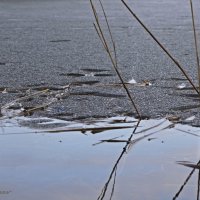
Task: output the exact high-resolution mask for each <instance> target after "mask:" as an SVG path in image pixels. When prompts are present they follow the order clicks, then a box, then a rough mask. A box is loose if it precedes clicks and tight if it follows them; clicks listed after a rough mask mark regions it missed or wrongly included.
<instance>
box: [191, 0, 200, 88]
mask: <svg viewBox="0 0 200 200" xmlns="http://www.w3.org/2000/svg"><path fill="white" fill-rule="evenodd" d="M190 8H191V15H192V28H193V33H194V42H195V53H196V62H197V70H198V81H199V92H200V64H199V51H198V42H197V34H196V26H195V16H194V8H193V3H192V0H190Z"/></svg>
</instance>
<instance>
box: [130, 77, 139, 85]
mask: <svg viewBox="0 0 200 200" xmlns="http://www.w3.org/2000/svg"><path fill="white" fill-rule="evenodd" d="M136 83H137V82H136V80H135V79H133V78H132V79H131V80H130V81H128V84H136Z"/></svg>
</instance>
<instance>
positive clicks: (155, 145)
mask: <svg viewBox="0 0 200 200" xmlns="http://www.w3.org/2000/svg"><path fill="white" fill-rule="evenodd" d="M159 122H160V121H157V120H153V121H152V122H151V120H148V121H144V122H142V123H141V125H140V128H139V129H138V131H140V130H142V129H145V128H148V127H150V126H153V125H156V124H158V123H159ZM100 124H101V125H103V124H102V123H100ZM104 124H105V123H104ZM168 124H169V122H165V123H164V124H162V125H161V126H159V127H156V128H155V129H152V130H149V131H147V132H145V133H140V134H137V135H136V136H135V137H137V138H138V137H139V136H143V135H144V134H148V133H151V132H154V131H158V130H159V128H160V129H161V128H163V127H164V126H165V125H168ZM9 125H10V124H9ZM15 125H16V124H15ZM129 125H130V124H129ZM177 127H178V128H180V129H183V130H189V129H190V131H191V132H192V133H194V132H195V133H196V134H198V132H197V131H198V130H199V129H198V128H193V127H189V126H186V125H185V126H183V125H177ZM18 128H19V127H18ZM7 131H10V132H12V133H13V131H14V132H15V131H16V132H15V133H16V134H10V135H9V134H8V132H7ZM30 131H33V130H31V129H28V128H24V127H21V128H19V129H18V130H17V128H16V127H13V128H12V129H10V130H9V129H6V128H4V131H3V132H2V133H3V134H4V135H1V136H0V137H1V140H0V163H1V164H0V177H1V178H0V187H1V190H11V191H12V192H11V193H10V194H8V195H6V196H5V197H6V199H16V198H17V199H22V200H23V199H29V200H32V199H34V200H35V199H49V200H51V199H52V200H54V199H56V200H60V199H70V200H75V199H77V200H78V199H87V200H88V199H97V197H98V195H99V193H100V191H101V189H102V187H103V185H104V184H105V182H106V180H107V178H108V176H109V173H110V172H111V170H112V167H113V165H114V163H115V161H116V160H117V158H118V156H119V154H120V153H121V151H122V149H123V147H124V145H125V143H102V144H99V145H96V146H93V145H92V144H94V143H97V142H99V141H100V140H102V139H109V138H113V137H117V136H121V135H125V136H124V137H123V138H122V139H127V138H128V137H129V136H130V134H131V133H132V129H124V130H115V131H105V132H102V133H98V134H95V135H92V134H89V133H88V134H87V135H84V134H80V133H79V132H67V133H50V134H48V133H38V134H34V133H33V134H25V133H26V132H30ZM17 132H18V133H24V134H17ZM148 138H154V139H152V140H151V141H148ZM198 140H199V139H198V137H195V136H192V135H189V134H186V133H183V132H180V131H177V130H175V129H174V128H170V129H166V130H162V131H158V132H157V133H155V134H154V135H152V136H149V137H147V138H144V139H143V140H141V141H139V142H138V143H136V145H135V146H133V147H132V148H131V149H130V151H129V153H128V154H125V155H124V157H123V158H122V160H121V161H120V163H119V166H118V171H117V177H116V187H115V193H114V199H154V200H156V199H163V198H164V199H172V197H173V196H174V195H175V194H176V192H177V191H178V189H179V188H180V186H181V185H182V184H183V182H184V180H185V178H186V176H187V175H188V174H189V172H190V171H191V169H190V168H186V167H184V166H181V165H177V164H176V161H178V160H186V161H194V162H197V161H198V159H199V157H198V143H199V142H198ZM196 185H197V174H196V173H195V176H193V177H192V178H191V179H190V181H189V183H188V184H187V186H186V187H185V189H184V190H183V193H182V194H181V195H180V199H181V198H182V199H194V198H196V190H197V186H196Z"/></svg>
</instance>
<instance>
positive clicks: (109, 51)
mask: <svg viewBox="0 0 200 200" xmlns="http://www.w3.org/2000/svg"><path fill="white" fill-rule="evenodd" d="M99 3H100V5H101V9H102V11H103V14H104V18H105V21H106V24H107V28H108V32H109V35H110V38H111V43H112V48H113V51H114V56H113V55H112V49H111V48H110V47H109V45H108V40H107V39H106V38H105V35H104V32H103V30H102V27H101V24H100V21H99V17H98V14H97V11H96V8H95V6H94V3H93V1H92V0H90V4H91V7H92V11H93V14H94V17H95V22H96V24H95V23H94V27H95V30H96V32H97V34H98V36H99V39H100V41H101V43H102V45H103V47H104V49H105V50H106V52H107V54H108V56H109V58H110V60H111V63H112V66H113V68H114V70H115V72H116V74H117V76H118V77H119V79H120V81H121V83H122V85H123V87H124V89H125V91H126V93H127V96H128V97H129V99H130V101H131V103H132V105H133V107H134V109H135V111H136V113H137V115H138V117H139V119H141V115H140V113H139V110H138V108H137V106H136V104H135V101H134V100H133V98H132V96H131V94H130V92H129V90H128V87H127V86H126V83H125V82H124V80H123V78H122V76H121V74H120V72H119V70H118V64H117V52H116V46H115V42H114V39H113V35H112V32H111V29H110V25H109V23H108V19H107V15H106V12H105V9H104V7H103V4H102V2H101V0H99Z"/></svg>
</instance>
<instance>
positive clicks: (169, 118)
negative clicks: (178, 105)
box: [166, 116, 181, 123]
mask: <svg viewBox="0 0 200 200" xmlns="http://www.w3.org/2000/svg"><path fill="white" fill-rule="evenodd" d="M166 119H168V120H169V121H170V122H174V123H176V122H179V121H180V119H181V117H180V116H168V117H166Z"/></svg>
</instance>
